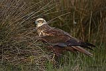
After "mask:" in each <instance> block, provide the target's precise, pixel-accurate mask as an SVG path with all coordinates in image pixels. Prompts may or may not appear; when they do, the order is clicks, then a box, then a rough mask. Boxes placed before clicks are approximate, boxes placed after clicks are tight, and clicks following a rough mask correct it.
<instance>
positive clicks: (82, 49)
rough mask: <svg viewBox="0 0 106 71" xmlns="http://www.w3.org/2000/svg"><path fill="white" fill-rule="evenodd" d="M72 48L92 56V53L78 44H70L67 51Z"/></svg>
mask: <svg viewBox="0 0 106 71" xmlns="http://www.w3.org/2000/svg"><path fill="white" fill-rule="evenodd" d="M70 48H71V49H70ZM72 48H73V50H76V51H79V52H81V53H84V54H86V55H88V56H90V57H92V56H93V54H92V53H90V52H89V51H87V50H85V49H84V48H82V47H80V46H71V47H68V50H69V51H72Z"/></svg>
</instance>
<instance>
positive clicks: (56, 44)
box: [36, 18, 95, 56]
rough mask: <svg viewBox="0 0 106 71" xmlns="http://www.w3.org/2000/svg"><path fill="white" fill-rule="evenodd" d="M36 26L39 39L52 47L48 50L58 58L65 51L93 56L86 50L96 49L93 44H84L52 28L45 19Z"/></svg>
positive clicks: (38, 21)
mask: <svg viewBox="0 0 106 71" xmlns="http://www.w3.org/2000/svg"><path fill="white" fill-rule="evenodd" d="M36 24H37V27H36V29H37V33H38V35H39V37H40V38H41V39H42V41H43V42H44V43H47V44H49V45H50V47H49V46H48V48H49V49H51V50H52V51H53V52H54V53H55V54H56V55H57V56H59V55H61V54H62V53H63V52H64V51H72V52H76V51H79V52H81V53H84V54H86V55H89V56H92V54H91V53H90V52H89V51H87V50H85V49H84V48H88V49H91V50H92V48H91V47H95V46H94V45H93V44H90V43H86V42H82V41H80V40H78V39H76V38H74V37H72V36H71V35H70V34H68V33H67V32H65V31H63V30H60V29H57V28H54V27H50V26H49V25H48V24H47V22H46V21H45V20H44V19H43V18H39V19H37V20H36ZM39 24H40V25H39Z"/></svg>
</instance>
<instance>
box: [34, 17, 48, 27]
mask: <svg viewBox="0 0 106 71" xmlns="http://www.w3.org/2000/svg"><path fill="white" fill-rule="evenodd" d="M35 24H36V25H37V27H40V26H42V25H44V24H47V22H46V20H45V19H43V18H38V19H36V21H35Z"/></svg>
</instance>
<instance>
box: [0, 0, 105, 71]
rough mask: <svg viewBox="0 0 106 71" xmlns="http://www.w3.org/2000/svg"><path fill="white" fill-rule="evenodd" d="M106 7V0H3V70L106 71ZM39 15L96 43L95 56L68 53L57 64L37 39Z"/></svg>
mask: <svg viewBox="0 0 106 71" xmlns="http://www.w3.org/2000/svg"><path fill="white" fill-rule="evenodd" d="M105 7H106V1H105V0H92V1H90V0H80V1H78V0H76V1H74V0H71V1H70V0H61V1H57V0H51V1H50V0H31V1H29V0H17V1H16V0H2V1H0V48H1V49H0V71H106V68H105V66H106V60H105V59H106V55H105V53H106V52H105V51H106V49H105V47H106V45H105V42H106V33H105V31H106V28H105V26H106V24H105V22H106V16H105V14H106V11H105ZM37 17H44V18H45V19H46V20H47V21H48V22H49V23H50V25H51V26H54V27H58V28H60V29H63V30H65V31H67V32H69V33H70V34H71V35H72V36H74V37H77V38H78V39H82V40H84V41H89V42H92V43H93V44H95V45H96V48H94V51H90V52H92V53H93V54H94V56H93V57H92V58H91V57H88V56H86V55H83V54H80V53H78V54H73V53H69V52H66V53H65V54H64V55H63V57H61V58H60V59H59V60H58V65H56V66H57V67H55V66H54V65H53V64H51V62H50V60H51V55H50V53H49V52H47V51H46V49H44V47H45V46H44V45H43V44H42V43H41V42H36V39H37V37H36V35H37V34H36V30H35V24H34V21H35V19H36V18H37Z"/></svg>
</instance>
